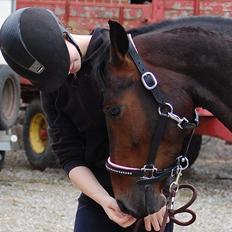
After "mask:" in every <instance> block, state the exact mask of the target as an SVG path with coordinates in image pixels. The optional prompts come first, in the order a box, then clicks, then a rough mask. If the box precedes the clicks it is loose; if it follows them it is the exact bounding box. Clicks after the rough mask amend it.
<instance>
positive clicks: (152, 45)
mask: <svg viewBox="0 0 232 232" xmlns="http://www.w3.org/2000/svg"><path fill="white" fill-rule="evenodd" d="M145 37H146V36H142V39H141V40H140V41H139V40H138V41H137V43H138V49H139V52H141V55H142V56H143V58H144V59H145V60H146V62H148V63H150V64H151V63H152V64H153V65H154V66H156V67H163V68H165V69H169V70H172V71H175V72H177V73H180V74H184V75H185V76H186V77H188V78H187V80H183V81H185V82H186V83H185V84H186V85H189V89H191V92H189V93H188V94H189V95H191V97H192V98H193V101H194V103H195V105H196V106H201V107H204V108H206V109H208V110H209V111H211V112H212V113H213V114H214V115H215V116H217V117H218V118H219V119H220V120H221V121H222V122H223V123H224V124H225V125H226V126H227V127H228V128H229V129H230V130H232V101H231V98H232V91H231V90H232V63H231V61H232V40H231V39H232V37H231V38H230V37H227V35H223V34H221V33H218V34H217V33H210V32H207V31H204V30H201V29H196V28H194V29H193V28H182V29H176V30H172V31H168V32H163V33H157V34H152V33H151V35H150V36H147V38H145ZM145 40H146V41H145ZM144 41H145V42H144ZM182 76H183V75H182ZM159 78H162V77H159ZM177 87H178V86H175V88H177Z"/></svg>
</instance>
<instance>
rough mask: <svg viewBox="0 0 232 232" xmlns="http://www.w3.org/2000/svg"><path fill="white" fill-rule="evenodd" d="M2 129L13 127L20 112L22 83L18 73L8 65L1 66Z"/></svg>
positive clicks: (0, 109)
mask: <svg viewBox="0 0 232 232" xmlns="http://www.w3.org/2000/svg"><path fill="white" fill-rule="evenodd" d="M0 99H1V100H0V130H7V129H9V128H10V127H12V126H13V125H14V124H15V122H16V120H17V118H18V113H19V105H20V84H19V77H18V76H17V74H16V73H15V72H14V71H13V70H12V69H11V68H10V67H9V66H8V65H1V66H0Z"/></svg>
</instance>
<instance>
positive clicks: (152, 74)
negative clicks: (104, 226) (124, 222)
mask: <svg viewBox="0 0 232 232" xmlns="http://www.w3.org/2000/svg"><path fill="white" fill-rule="evenodd" d="M109 25H110V44H111V45H110V46H111V49H110V57H109V60H108V63H107V65H106V69H105V82H106V86H107V88H106V91H105V96H104V112H105V115H106V122H107V128H108V134H109V142H110V158H109V160H108V162H107V164H106V166H107V169H108V170H110V171H111V179H112V186H113V190H114V194H115V198H116V199H117V202H118V204H119V206H120V208H121V209H122V210H123V211H124V212H126V213H129V214H131V215H133V216H135V217H138V218H141V217H144V216H146V215H147V214H151V213H154V212H157V211H158V210H159V209H160V208H161V207H162V206H164V205H165V203H166V198H165V196H164V192H163V190H164V188H165V186H166V185H167V184H168V180H169V177H170V176H173V175H174V174H175V172H176V171H178V167H179V164H180V162H183V163H185V164H183V165H184V166H185V165H186V162H187V161H186V160H185V159H183V160H182V161H180V160H179V159H177V158H178V157H179V156H181V155H182V154H181V150H182V144H183V141H184V140H185V139H186V138H189V137H190V135H191V133H192V128H194V127H195V126H196V124H197V119H196V113H195V110H194V103H193V100H192V98H191V97H190V96H189V95H188V93H187V89H186V87H185V83H184V82H182V80H183V76H184V74H179V73H176V72H173V71H171V70H169V69H165V68H162V67H159V66H157V67H156V66H154V65H153V64H152V62H151V61H150V57H151V56H152V53H154V52H157V53H159V52H160V51H159V50H156V51H153V48H152V44H150V49H151V50H150V51H149V50H147V47H148V46H147V44H146V43H150V42H149V40H146V37H149V33H147V34H146V35H143V36H136V37H135V38H134V43H135V44H136V47H135V45H134V44H133V40H131V39H130V36H128V34H127V33H126V31H125V30H124V28H123V27H122V26H121V25H120V24H118V23H116V22H113V21H110V22H109ZM136 48H137V49H138V53H137V52H136ZM138 54H139V55H138ZM173 79H175V80H176V81H175V82H172V80H173ZM177 82H178V88H177V86H176V85H177Z"/></svg>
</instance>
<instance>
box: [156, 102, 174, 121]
mask: <svg viewBox="0 0 232 232" xmlns="http://www.w3.org/2000/svg"><path fill="white" fill-rule="evenodd" d="M165 107H167V108H168V107H169V111H167V112H165V113H163V112H162V109H164V108H165ZM158 112H159V115H161V116H164V117H167V118H169V117H170V114H172V113H173V107H172V105H171V104H170V103H167V102H165V103H164V104H163V105H160V106H159V108H158Z"/></svg>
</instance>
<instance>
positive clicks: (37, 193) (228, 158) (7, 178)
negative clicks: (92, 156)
mask: <svg viewBox="0 0 232 232" xmlns="http://www.w3.org/2000/svg"><path fill="white" fill-rule="evenodd" d="M203 143H204V146H203V148H202V150H201V153H200V156H199V158H198V160H197V162H196V163H195V164H194V165H193V167H192V168H191V169H189V170H188V171H187V172H186V173H185V174H184V176H183V178H182V183H192V184H193V185H194V186H195V187H196V188H197V190H198V198H197V201H196V202H195V203H194V205H193V206H192V208H193V209H194V211H195V212H196V213H197V220H196V222H195V223H194V224H193V225H191V226H190V227H179V226H176V229H175V231H176V232H180V231H186V232H190V231H191V232H218V231H220V232H221V231H222V232H224V231H226V232H230V231H232V220H231V218H232V168H231V167H232V146H231V145H225V144H224V142H223V141H221V140H217V139H209V138H207V137H205V138H204V141H203ZM78 195H79V192H78V191H77V190H76V189H74V187H73V186H72V185H71V184H70V183H69V180H68V179H67V177H66V175H65V174H64V172H63V171H62V170H60V169H46V170H45V171H44V172H40V171H36V170H32V169H31V167H30V165H29V164H28V162H27V160H26V158H25V155H24V152H23V151H20V152H9V153H7V155H6V160H5V166H4V169H3V170H2V171H1V172H0V232H11V231H12V232H13V231H14V232H21V231H23V232H32V231H33V232H52V231H56V232H71V231H72V228H73V219H74V217H75V211H76V206H77V198H78ZM188 195H189V194H188V193H186V192H179V195H178V197H177V204H183V203H184V201H185V200H186V199H187V197H188Z"/></svg>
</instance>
